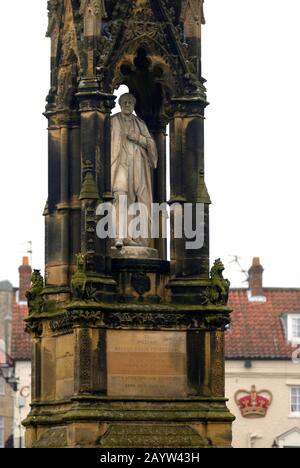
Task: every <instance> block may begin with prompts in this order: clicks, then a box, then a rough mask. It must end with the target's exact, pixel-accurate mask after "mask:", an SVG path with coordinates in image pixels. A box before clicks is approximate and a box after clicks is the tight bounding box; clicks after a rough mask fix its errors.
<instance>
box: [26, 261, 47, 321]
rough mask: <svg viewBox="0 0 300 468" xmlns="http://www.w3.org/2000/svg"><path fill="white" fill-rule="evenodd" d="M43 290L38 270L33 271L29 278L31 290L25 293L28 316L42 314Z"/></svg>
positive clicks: (42, 279) (41, 278) (42, 280)
mask: <svg viewBox="0 0 300 468" xmlns="http://www.w3.org/2000/svg"><path fill="white" fill-rule="evenodd" d="M43 289H44V278H43V277H42V275H41V272H40V270H33V273H32V276H31V288H30V289H29V291H27V293H26V297H27V300H28V308H29V314H30V315H32V314H33V313H34V312H42V309H43V304H44V299H43V297H42V295H41V293H42V291H43Z"/></svg>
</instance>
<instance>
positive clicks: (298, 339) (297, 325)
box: [288, 314, 300, 343]
mask: <svg viewBox="0 0 300 468" xmlns="http://www.w3.org/2000/svg"><path fill="white" fill-rule="evenodd" d="M288 341H290V342H291V343H300V314H290V315H288Z"/></svg>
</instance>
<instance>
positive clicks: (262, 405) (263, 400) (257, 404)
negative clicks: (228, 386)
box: [234, 385, 273, 418]
mask: <svg viewBox="0 0 300 468" xmlns="http://www.w3.org/2000/svg"><path fill="white" fill-rule="evenodd" d="M242 395H244V396H242ZM263 395H264V396H263ZM267 397H268V398H267ZM234 399H235V402H236V404H237V405H238V407H239V408H240V410H241V413H242V416H243V417H244V418H264V417H265V416H266V414H267V412H268V409H269V407H270V405H271V404H272V401H273V395H272V393H271V392H269V390H260V391H259V392H257V391H256V386H255V385H253V386H252V387H251V391H250V392H248V391H247V390H238V391H237V392H236V394H235V396H234Z"/></svg>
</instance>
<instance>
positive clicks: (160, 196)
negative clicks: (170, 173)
mask: <svg viewBox="0 0 300 468" xmlns="http://www.w3.org/2000/svg"><path fill="white" fill-rule="evenodd" d="M166 127H167V122H166V121H164V120H161V122H158V125H157V127H156V128H154V129H152V135H153V137H154V139H155V142H156V147H157V152H158V166H157V169H156V171H155V173H154V181H153V195H154V198H153V202H154V203H159V204H161V203H166V202H167V188H166V184H167V128H166ZM162 224H163V215H162V213H161V214H160V235H162ZM154 244H155V248H156V249H157V250H158V252H159V257H160V258H161V259H162V260H167V239H163V238H159V239H156V240H155V243H154Z"/></svg>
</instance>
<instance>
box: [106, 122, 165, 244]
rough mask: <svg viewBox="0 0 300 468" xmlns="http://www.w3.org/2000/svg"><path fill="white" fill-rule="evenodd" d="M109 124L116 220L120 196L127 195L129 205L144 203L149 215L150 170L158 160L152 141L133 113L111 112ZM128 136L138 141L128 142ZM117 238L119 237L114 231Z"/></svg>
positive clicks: (150, 196)
mask: <svg viewBox="0 0 300 468" xmlns="http://www.w3.org/2000/svg"><path fill="white" fill-rule="evenodd" d="M111 127H112V128H111V147H112V160H111V163H112V174H111V175H112V191H113V194H114V197H115V207H116V210H117V222H119V217H118V210H119V206H118V198H119V196H120V195H127V197H128V199H127V202H128V207H129V206H130V205H131V204H132V203H143V204H144V205H145V206H146V208H147V210H148V214H149V216H150V215H151V204H152V201H153V195H152V170H153V169H154V168H156V167H157V161H158V154H157V148H156V144H155V141H154V139H153V138H152V136H151V135H150V133H149V130H148V128H147V126H146V124H145V123H144V122H143V121H142V120H141V119H139V118H138V117H136V116H134V115H131V116H128V117H127V116H124V115H123V114H122V113H119V114H116V115H114V116H113V117H112V122H111ZM127 135H137V136H138V140H139V141H138V143H135V142H132V141H130V140H129V139H128V138H127ZM121 222H122V221H121ZM149 225H150V224H149ZM126 231H127V229H126ZM118 237H120V236H119V231H118V230H117V238H118Z"/></svg>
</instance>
